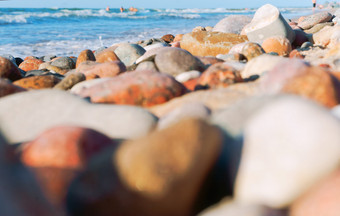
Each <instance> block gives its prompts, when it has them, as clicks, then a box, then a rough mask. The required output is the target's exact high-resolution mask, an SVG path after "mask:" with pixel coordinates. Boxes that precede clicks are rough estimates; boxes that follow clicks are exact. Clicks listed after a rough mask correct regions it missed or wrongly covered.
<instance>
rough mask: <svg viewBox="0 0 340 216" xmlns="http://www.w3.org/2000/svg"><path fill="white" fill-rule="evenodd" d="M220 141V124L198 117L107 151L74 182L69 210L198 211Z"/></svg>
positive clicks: (180, 214) (95, 212)
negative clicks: (215, 124) (215, 125)
mask: <svg viewBox="0 0 340 216" xmlns="http://www.w3.org/2000/svg"><path fill="white" fill-rule="evenodd" d="M222 142H223V139H222V133H221V132H220V130H219V129H217V127H214V126H211V125H208V124H207V123H205V122H204V121H202V120H194V119H186V120H183V121H181V122H179V123H176V124H174V125H173V126H170V127H168V128H166V129H164V130H161V131H157V132H155V133H152V134H150V135H149V136H147V137H144V138H140V139H137V140H134V141H128V142H124V143H122V144H121V145H120V147H119V148H118V149H117V151H116V152H113V153H112V152H108V153H107V154H105V155H103V156H102V157H101V159H100V162H101V163H98V162H99V161H98V162H95V161H93V163H91V164H90V166H89V169H88V170H87V171H86V172H85V173H84V174H83V175H81V177H80V178H78V179H77V180H76V181H75V182H74V183H73V185H72V186H71V188H70V191H69V196H68V204H69V205H68V206H69V212H70V213H71V215H84V216H87V215H98V216H102V215H135V214H136V213H137V214H138V215H150V216H153V215H155V216H156V215H164V216H170V215H178V216H185V215H196V214H197V213H198V212H196V211H197V210H196V211H195V202H196V200H197V199H198V197H199V195H200V194H199V191H200V189H201V187H202V185H203V182H204V179H205V178H206V177H207V174H208V172H209V171H210V170H211V168H212V167H213V165H214V163H215V162H216V160H217V158H218V156H219V154H220V152H221V148H222ZM98 159H99V158H98ZM99 188H100V189H99ZM98 189H99V190H98ZM203 196H204V195H203Z"/></svg>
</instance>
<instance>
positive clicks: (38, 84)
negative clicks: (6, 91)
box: [13, 75, 61, 89]
mask: <svg viewBox="0 0 340 216" xmlns="http://www.w3.org/2000/svg"><path fill="white" fill-rule="evenodd" d="M60 81H61V79H60V78H59V77H57V76H54V75H40V76H30V77H25V78H22V79H20V80H17V81H14V82H13V84H14V85H17V86H20V87H22V88H26V89H44V88H53V87H54V86H55V85H56V84H58V83H59V82H60Z"/></svg>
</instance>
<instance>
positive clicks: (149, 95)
mask: <svg viewBox="0 0 340 216" xmlns="http://www.w3.org/2000/svg"><path fill="white" fill-rule="evenodd" d="M185 93H186V88H185V87H184V86H183V85H182V84H180V83H179V82H177V81H176V80H175V79H174V78H173V77H171V76H169V75H165V74H161V73H158V72H155V71H134V72H129V73H125V74H122V75H120V76H117V77H114V78H111V79H108V80H106V81H104V82H100V83H99V84H97V85H94V86H92V87H89V88H87V89H85V90H83V91H82V92H80V94H79V95H80V96H82V97H89V98H90V100H91V102H93V103H113V104H129V105H138V106H145V107H148V106H153V105H156V104H161V103H164V102H166V101H168V100H170V99H172V98H174V97H178V96H181V95H182V94H185Z"/></svg>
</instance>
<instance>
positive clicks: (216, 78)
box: [197, 63, 243, 88]
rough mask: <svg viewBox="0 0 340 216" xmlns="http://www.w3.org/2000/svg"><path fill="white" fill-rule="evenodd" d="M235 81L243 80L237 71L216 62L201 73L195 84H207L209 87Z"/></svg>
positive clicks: (225, 84) (224, 85)
mask: <svg viewBox="0 0 340 216" xmlns="http://www.w3.org/2000/svg"><path fill="white" fill-rule="evenodd" d="M237 82H243V79H242V77H241V75H240V73H239V71H237V70H235V69H234V68H232V67H231V66H229V65H226V64H223V63H217V64H214V65H212V66H210V67H209V68H208V69H207V70H206V71H204V72H203V73H202V75H201V76H200V78H199V80H198V81H197V85H201V86H208V87H209V88H220V87H222V88H223V87H227V86H229V85H231V84H234V83H237Z"/></svg>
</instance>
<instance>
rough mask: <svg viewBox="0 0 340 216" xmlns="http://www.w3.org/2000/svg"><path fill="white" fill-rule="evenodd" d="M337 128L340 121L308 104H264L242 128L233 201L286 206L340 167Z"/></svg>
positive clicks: (296, 101) (300, 101) (293, 100)
mask: <svg viewBox="0 0 340 216" xmlns="http://www.w3.org/2000/svg"><path fill="white" fill-rule="evenodd" d="M292 110H294V112H292ZM301 128H303V130H301ZM339 130H340V123H339V121H338V120H337V119H336V118H335V117H334V116H333V115H331V114H330V112H329V111H328V110H327V109H325V108H324V107H322V106H319V105H317V104H316V103H314V102H311V101H309V100H304V99H301V98H298V97H294V96H286V97H285V98H281V99H279V100H275V101H274V102H272V103H270V104H268V105H266V106H265V107H264V108H262V109H261V110H260V111H259V112H257V114H256V115H255V116H254V117H253V118H252V119H251V120H250V121H249V122H248V124H247V126H246V127H245V130H244V144H243V150H242V158H241V162H240V167H239V170H238V173H237V178H236V183H235V199H236V200H238V201H240V202H244V203H256V204H263V205H266V206H269V207H272V208H285V207H288V206H289V205H291V204H292V203H293V202H294V201H295V200H296V199H297V198H299V197H300V196H301V195H303V194H304V193H305V192H306V191H307V190H308V189H309V188H310V187H311V186H313V185H314V184H315V183H317V182H318V181H320V180H321V179H322V178H324V177H326V176H327V175H329V174H330V173H331V172H333V171H334V170H335V169H337V168H338V167H339V162H340V161H339V160H340V159H339V158H340V157H339V156H340V145H339V142H340V135H339V133H338V131H339ZM292 177H294V178H293V179H292Z"/></svg>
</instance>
